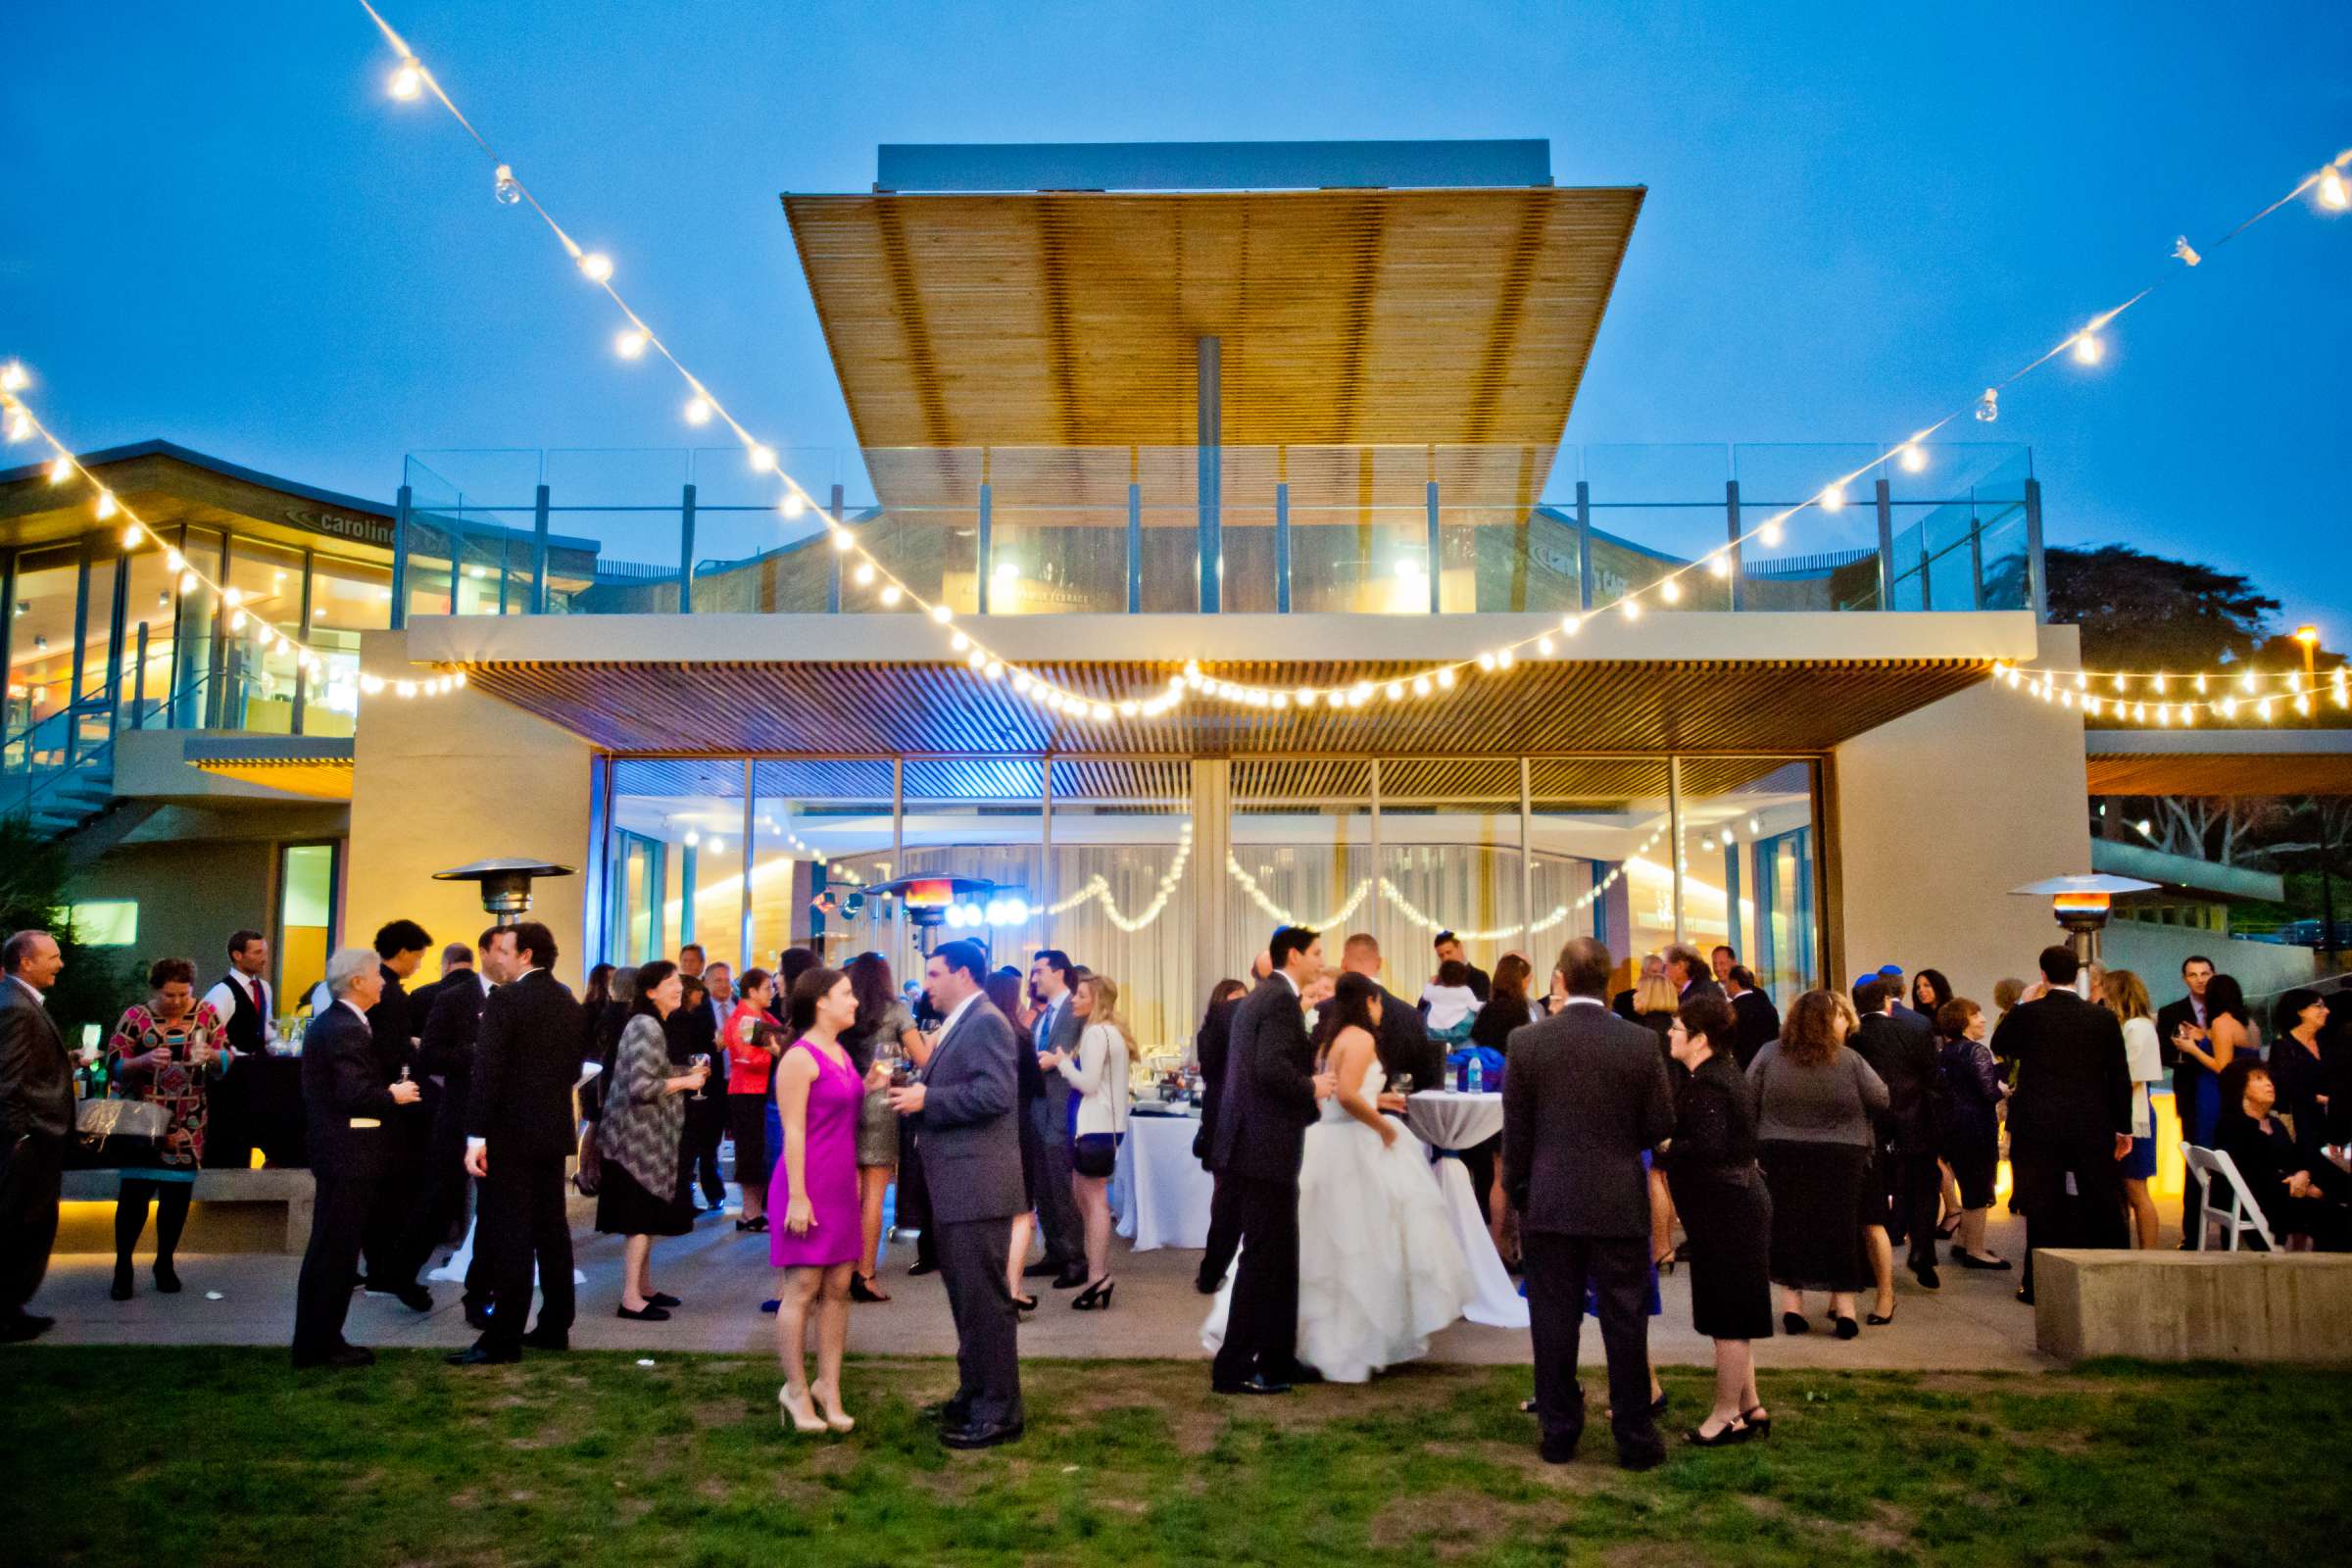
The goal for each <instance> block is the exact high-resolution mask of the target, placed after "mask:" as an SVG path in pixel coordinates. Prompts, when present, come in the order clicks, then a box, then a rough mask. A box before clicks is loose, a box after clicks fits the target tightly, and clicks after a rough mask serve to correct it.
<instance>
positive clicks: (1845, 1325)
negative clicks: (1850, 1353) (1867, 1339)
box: [1838, 1317, 1862, 1340]
mask: <svg viewBox="0 0 2352 1568" xmlns="http://www.w3.org/2000/svg"><path fill="white" fill-rule="evenodd" d="M1861 1337H1862V1325H1861V1324H1859V1323H1857V1322H1855V1321H1854V1320H1853V1319H1852V1318H1850V1317H1841V1318H1839V1319H1838V1338H1839V1339H1841V1340H1858V1339H1860V1338H1861Z"/></svg>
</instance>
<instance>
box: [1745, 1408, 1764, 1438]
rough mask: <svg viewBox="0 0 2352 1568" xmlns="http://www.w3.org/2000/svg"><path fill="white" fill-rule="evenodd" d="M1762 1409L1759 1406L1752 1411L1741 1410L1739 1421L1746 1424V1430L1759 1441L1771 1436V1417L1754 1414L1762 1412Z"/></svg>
mask: <svg viewBox="0 0 2352 1568" xmlns="http://www.w3.org/2000/svg"><path fill="white" fill-rule="evenodd" d="M1763 1408H1764V1407H1763V1406H1762V1405H1760V1404H1759V1405H1757V1406H1756V1408H1755V1409H1754V1410H1742V1411H1740V1420H1741V1421H1742V1422H1743V1423H1745V1424H1746V1427H1747V1430H1748V1431H1749V1432H1751V1433H1753V1434H1754V1435H1755V1436H1756V1437H1757V1438H1759V1439H1762V1438H1769V1437H1771V1436H1772V1417H1770V1416H1768V1415H1759V1414H1757V1413H1756V1412H1757V1411H1758V1410H1762V1409H1763Z"/></svg>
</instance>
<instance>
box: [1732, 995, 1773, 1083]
mask: <svg viewBox="0 0 2352 1568" xmlns="http://www.w3.org/2000/svg"><path fill="white" fill-rule="evenodd" d="M1780 1038H1781V1009H1780V1008H1778V1007H1776V1006H1774V1005H1772V999H1771V998H1770V997H1768V996H1766V995H1765V994H1764V993H1763V992H1761V991H1742V992H1740V995H1738V996H1737V997H1734V998H1733V999H1732V1056H1733V1058H1734V1059H1735V1060H1737V1061H1738V1062H1739V1063H1740V1071H1741V1072H1745V1071H1747V1064H1748V1063H1749V1062H1751V1061H1753V1060H1755V1059H1756V1053H1757V1052H1759V1051H1762V1050H1763V1049H1764V1048H1765V1046H1766V1045H1767V1044H1769V1043H1770V1042H1772V1041H1775V1040H1778V1039H1780Z"/></svg>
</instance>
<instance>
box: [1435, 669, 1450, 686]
mask: <svg viewBox="0 0 2352 1568" xmlns="http://www.w3.org/2000/svg"><path fill="white" fill-rule="evenodd" d="M1438 687H1439V689H1440V690H1442V691H1451V690H1453V671H1452V669H1451V668H1446V669H1441V670H1439V671H1438Z"/></svg>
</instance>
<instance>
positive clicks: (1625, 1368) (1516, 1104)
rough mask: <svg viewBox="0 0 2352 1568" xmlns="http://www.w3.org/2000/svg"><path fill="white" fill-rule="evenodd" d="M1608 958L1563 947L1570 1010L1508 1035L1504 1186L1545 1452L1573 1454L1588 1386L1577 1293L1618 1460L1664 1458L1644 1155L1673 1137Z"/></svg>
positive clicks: (1668, 1105) (1560, 1457) (1661, 1071)
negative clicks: (1605, 1376) (1523, 1288)
mask: <svg viewBox="0 0 2352 1568" xmlns="http://www.w3.org/2000/svg"><path fill="white" fill-rule="evenodd" d="M1609 967H1610V959H1609V950H1608V948H1607V947H1606V946H1604V945H1603V944H1601V943H1599V942H1596V941H1594V940H1593V939H1592V938H1591V937H1578V938H1577V939H1576V940H1575V941H1573V942H1571V943H1569V944H1568V945H1567V946H1566V947H1564V948H1562V949H1561V950H1560V973H1561V974H1562V975H1563V976H1564V977H1565V978H1566V979H1567V982H1568V1002H1567V1005H1564V1006H1563V1007H1561V1008H1560V1010H1559V1011H1558V1012H1556V1013H1554V1014H1553V1015H1552V1016H1551V1017H1548V1018H1546V1019H1544V1021H1543V1022H1542V1023H1531V1024H1526V1025H1523V1026H1522V1027H1520V1028H1517V1029H1514V1030H1512V1031H1511V1036H1510V1039H1509V1041H1508V1042H1507V1043H1506V1054H1508V1056H1509V1057H1510V1070H1509V1071H1508V1072H1506V1073H1504V1074H1503V1078H1502V1189H1503V1192H1504V1194H1505V1195H1506V1196H1507V1197H1508V1198H1509V1200H1510V1204H1511V1206H1512V1207H1513V1208H1515V1209H1517V1210H1518V1211H1519V1226H1520V1238H1521V1247H1522V1253H1523V1256H1524V1257H1525V1260H1526V1268H1527V1306H1528V1314H1529V1317H1530V1319H1531V1327H1532V1329H1533V1332H1534V1338H1535V1349H1536V1414H1537V1416H1538V1418H1539V1419H1540V1420H1541V1421H1542V1422H1543V1428H1544V1442H1543V1454H1544V1459H1545V1460H1546V1461H1548V1462H1550V1463H1552V1464H1564V1463H1566V1462H1567V1461H1568V1460H1570V1459H1573V1458H1575V1457H1576V1446H1577V1442H1578V1440H1579V1439H1581V1438H1582V1437H1583V1436H1584V1431H1585V1391H1584V1389H1583V1388H1582V1386H1580V1385H1579V1384H1578V1383H1577V1381H1576V1348H1577V1340H1578V1339H1579V1337H1580V1336H1581V1335H1582V1333H1583V1330H1584V1319H1585V1288H1586V1285H1587V1283H1588V1282H1590V1283H1591V1285H1592V1287H1593V1295H1594V1297H1595V1298H1596V1299H1597V1300H1596V1304H1597V1305H1598V1306H1599V1308H1600V1314H1599V1315H1600V1343H1601V1345H1602V1347H1603V1348H1605V1349H1606V1350H1607V1352H1608V1358H1609V1406H1610V1416H1609V1419H1610V1425H1611V1426H1612V1427H1613V1428H1614V1429H1615V1433H1616V1438H1617V1462H1618V1463H1619V1464H1621V1465H1623V1466H1625V1467H1626V1468H1627V1469H1629V1470H1647V1469H1649V1468H1650V1467H1651V1466H1653V1465H1655V1464H1657V1463H1658V1462H1659V1461H1660V1460H1662V1459H1664V1458H1665V1456H1666V1448H1665V1445H1664V1444H1663V1443H1662V1442H1661V1441H1660V1440H1659V1438H1658V1424H1657V1421H1656V1419H1655V1418H1654V1417H1653V1416H1652V1415H1651V1414H1650V1409H1649V1314H1648V1304H1649V1303H1648V1286H1649V1176H1648V1173H1647V1172H1646V1171H1644V1170H1643V1169H1642V1151H1643V1150H1645V1149H1652V1148H1655V1147H1656V1146H1657V1145H1658V1143H1659V1142H1661V1141H1662V1140H1663V1139H1665V1137H1666V1136H1667V1135H1668V1134H1670V1133H1672V1132H1673V1131H1674V1092H1673V1089H1672V1088H1671V1087H1670V1086H1669V1085H1668V1083H1667V1081H1666V1064H1665V1062H1664V1060H1663V1059H1662V1058H1661V1057H1660V1056H1659V1055H1658V1037H1657V1036H1656V1035H1654V1034H1652V1033H1650V1032H1649V1031H1648V1030H1647V1029H1645V1028H1643V1027H1642V1025H1640V1024H1635V1023H1627V1022H1626V1021H1625V1020H1624V1019H1622V1018H1619V1017H1617V1016H1616V1015H1615V1014H1614V1013H1612V1012H1611V1011H1610V1010H1609V1007H1608V1005H1607V1003H1606V1002H1605V1001H1604V1000H1603V999H1605V998H1606V997H1607V996H1608V994H1609Z"/></svg>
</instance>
